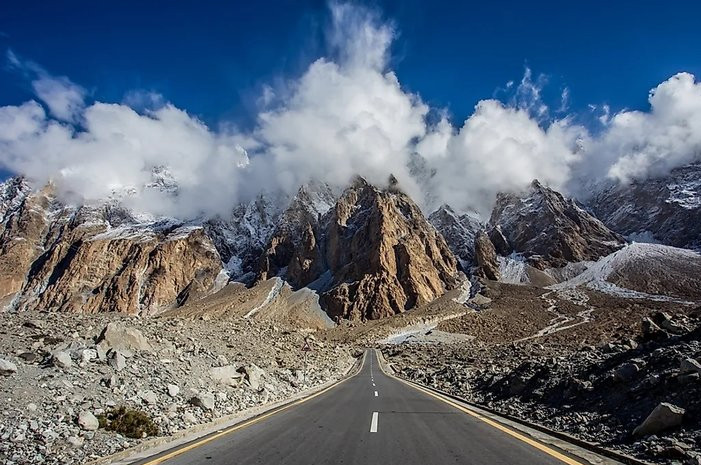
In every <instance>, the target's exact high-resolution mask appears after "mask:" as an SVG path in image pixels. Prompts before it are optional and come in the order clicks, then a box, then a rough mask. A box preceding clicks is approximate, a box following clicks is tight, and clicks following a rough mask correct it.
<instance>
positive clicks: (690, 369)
mask: <svg viewBox="0 0 701 465" xmlns="http://www.w3.org/2000/svg"><path fill="white" fill-rule="evenodd" d="M679 371H680V372H681V373H682V374H686V373H698V374H699V375H701V363H699V361H698V360H696V359H693V358H685V359H683V360H682V361H681V363H680V364H679Z"/></svg>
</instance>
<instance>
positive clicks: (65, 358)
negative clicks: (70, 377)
mask: <svg viewBox="0 0 701 465" xmlns="http://www.w3.org/2000/svg"><path fill="white" fill-rule="evenodd" d="M51 360H52V363H53V365H54V366H55V367H58V368H63V369H64V370H65V369H67V368H70V367H71V366H73V359H71V356H70V354H69V353H68V352H63V351H57V352H54V353H53V356H52V358H51Z"/></svg>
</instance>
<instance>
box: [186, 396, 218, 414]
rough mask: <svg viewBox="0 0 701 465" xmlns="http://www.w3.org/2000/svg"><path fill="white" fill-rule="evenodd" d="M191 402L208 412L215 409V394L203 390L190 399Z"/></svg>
mask: <svg viewBox="0 0 701 465" xmlns="http://www.w3.org/2000/svg"><path fill="white" fill-rule="evenodd" d="M190 403H191V404H192V405H195V406H197V407H199V408H201V409H202V410H204V411H206V412H211V411H212V410H214V396H213V395H212V394H210V393H208V392H201V393H198V394H196V395H195V396H193V397H192V398H191V399H190Z"/></svg>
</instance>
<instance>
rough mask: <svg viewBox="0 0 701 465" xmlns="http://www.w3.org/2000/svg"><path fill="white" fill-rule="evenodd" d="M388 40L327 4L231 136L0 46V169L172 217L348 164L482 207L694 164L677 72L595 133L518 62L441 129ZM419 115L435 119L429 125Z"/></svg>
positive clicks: (691, 128) (696, 98) (698, 105)
mask: <svg viewBox="0 0 701 465" xmlns="http://www.w3.org/2000/svg"><path fill="white" fill-rule="evenodd" d="M395 35H396V32H395V28H394V26H393V25H392V24H390V23H387V22H386V21H383V20H382V19H381V17H380V16H379V14H378V13H377V12H375V11H372V10H368V9H365V8H361V7H356V6H351V5H348V4H340V3H332V4H331V5H330V26H329V30H328V32H327V38H328V46H329V53H328V56H325V57H322V58H319V59H317V60H316V61H314V62H313V63H311V64H310V65H309V67H308V69H307V70H306V71H305V72H304V73H303V74H302V75H301V76H298V77H296V78H295V79H291V80H289V81H287V82H286V83H285V85H283V86H277V87H276V89H275V91H273V89H272V88H271V87H266V86H264V87H263V91H262V95H261V97H260V99H259V101H258V102H259V104H260V113H259V115H258V118H257V122H256V124H255V126H254V128H253V129H252V130H250V131H247V132H240V131H237V130H236V128H234V127H232V126H230V125H228V124H226V123H225V122H224V123H222V124H221V125H220V126H219V127H218V128H217V129H216V130H215V129H212V128H209V127H207V126H206V125H205V124H204V123H203V122H201V121H200V120H198V119H197V118H196V117H195V116H193V115H190V114H188V113H187V112H186V111H184V110H182V109H178V108H176V107H174V106H173V105H171V104H169V103H168V102H167V100H165V99H164V98H163V97H162V96H160V95H158V94H157V93H153V92H145V91H134V92H130V93H128V94H127V95H126V96H125V98H124V100H123V101H122V102H121V103H118V104H117V103H115V104H110V103H104V102H91V103H87V102H86V97H87V95H88V93H87V92H86V91H85V89H83V88H82V87H80V86H79V85H76V84H74V83H72V82H71V81H69V80H68V79H67V78H56V77H53V76H51V75H50V74H49V73H48V72H46V71H45V70H43V68H41V67H39V66H38V65H35V64H32V63H27V62H23V61H22V60H20V59H19V58H17V57H16V56H15V55H14V54H12V53H11V52H10V53H8V61H9V63H10V64H11V66H13V67H15V68H16V69H19V70H20V71H22V72H23V73H24V74H25V76H26V77H27V79H29V80H30V81H31V82H32V87H33V89H34V92H35V94H36V97H37V101H30V102H26V103H24V104H22V105H18V106H5V107H1V108H0V164H1V165H2V166H3V167H4V168H6V169H9V170H10V171H12V172H15V173H22V174H25V175H27V176H29V177H30V178H32V179H34V180H35V182H37V184H41V183H44V182H46V181H48V180H49V179H51V180H53V181H54V183H55V184H56V186H57V188H58V190H59V193H60V194H61V195H62V196H63V197H64V199H66V200H69V201H72V202H75V203H80V202H90V201H95V200H99V199H104V198H105V197H109V196H113V197H115V196H116V197H119V198H121V199H122V201H123V202H124V203H126V204H127V205H128V206H130V207H132V208H134V209H135V210H138V211H143V212H148V213H151V214H155V215H169V216H176V217H180V218H183V219H186V218H192V217H194V216H198V215H211V214H215V213H224V214H225V213H227V212H228V211H229V210H230V209H231V207H232V206H233V205H234V204H235V203H236V202H238V201H245V200H248V199H250V198H252V196H254V195H255V194H257V193H258V192H260V191H261V190H269V191H276V190H280V191H283V192H285V193H292V192H294V191H295V190H296V189H297V188H298V187H299V185H300V184H302V183H305V182H308V181H310V180H321V181H325V182H328V183H330V184H333V185H336V186H344V185H346V184H347V183H348V181H349V180H350V179H351V177H352V176H354V175H356V174H360V175H363V176H365V177H367V178H368V179H369V180H370V181H371V182H374V183H378V184H382V183H385V182H386V180H387V177H388V176H389V174H394V175H395V176H396V177H397V178H398V179H399V180H400V184H401V186H402V188H403V189H404V190H405V191H407V192H408V193H409V194H411V195H412V196H414V197H415V198H416V199H417V201H419V202H421V203H422V206H423V207H424V209H425V210H427V211H430V210H431V209H433V208H435V207H437V206H438V204H439V203H449V204H451V205H452V206H453V207H455V208H457V209H465V210H468V209H470V210H477V211H479V212H481V213H482V214H483V215H485V216H486V215H488V214H489V210H490V208H491V206H492V204H493V202H494V199H495V196H496V194H497V192H500V191H511V192H514V191H520V190H523V189H524V188H525V187H526V186H527V185H528V184H529V183H530V182H531V181H532V180H533V179H534V178H538V179H540V180H541V181H542V182H544V183H547V184H549V185H551V186H552V187H554V188H556V189H561V190H563V191H565V193H581V192H582V189H581V186H583V185H586V184H587V183H588V182H591V181H592V180H599V179H602V178H609V179H611V180H615V181H617V182H628V181H630V180H632V179H640V178H645V177H647V176H654V175H657V174H661V173H664V172H666V171H668V170H669V169H671V168H673V167H675V166H679V165H680V164H684V163H687V162H689V161H692V160H696V159H699V152H700V147H701V84H699V83H697V82H696V81H695V78H694V77H693V76H692V75H690V74H686V73H681V74H678V75H676V76H674V77H672V78H670V79H669V80H667V81H665V82H663V83H661V84H660V85H659V86H657V87H656V88H655V89H653V90H652V91H651V92H650V98H649V102H650V109H649V110H646V111H628V110H624V111H620V112H618V113H615V112H612V111H611V109H610V108H609V107H608V106H606V105H596V106H593V107H592V111H593V112H595V113H596V114H599V121H600V128H598V130H597V131H594V132H590V131H589V130H588V129H587V128H586V127H584V126H582V125H581V124H577V123H576V122H575V121H576V120H577V118H576V117H575V116H573V115H568V114H566V112H567V111H568V105H569V98H570V89H569V88H566V87H565V88H563V91H562V94H561V98H560V101H559V102H556V105H557V108H556V109H555V110H554V111H552V112H551V111H550V108H549V106H548V105H547V104H546V103H545V102H543V99H542V92H541V91H542V89H543V86H545V85H546V84H547V77H546V76H544V75H538V76H535V77H534V75H533V73H532V72H531V70H530V69H528V68H527V69H526V70H525V72H524V76H523V78H522V79H521V80H520V81H510V82H509V83H507V84H506V87H505V88H504V89H502V91H501V92H503V93H505V94H506V95H505V96H504V97H503V98H502V99H496V98H491V99H485V100H482V101H480V102H479V103H478V104H477V105H476V107H475V110H474V113H473V114H472V115H471V116H469V117H468V118H467V119H466V120H465V121H464V122H462V123H461V124H456V123H455V122H453V121H451V120H450V118H449V116H448V115H447V114H446V113H445V111H444V110H441V109H433V110H431V109H430V108H429V107H428V106H427V105H426V104H425V103H423V102H422V100H421V98H420V97H419V96H418V95H415V94H412V93H410V92H407V91H406V90H405V89H404V88H402V86H401V84H400V81H399V79H398V77H397V75H396V74H395V73H394V72H393V71H392V70H391V69H390V68H389V61H388V59H389V57H390V52H391V45H392V41H393V39H394V37H395ZM429 112H431V113H432V114H434V113H437V114H438V115H442V117H440V118H439V119H438V121H437V122H436V123H435V124H434V123H429V120H431V121H435V118H428V115H429ZM553 115H555V116H553Z"/></svg>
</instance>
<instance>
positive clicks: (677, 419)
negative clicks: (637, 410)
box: [633, 402, 685, 437]
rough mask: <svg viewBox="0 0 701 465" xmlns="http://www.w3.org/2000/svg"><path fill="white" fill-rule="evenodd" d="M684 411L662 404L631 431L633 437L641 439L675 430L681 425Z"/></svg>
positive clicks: (674, 406) (668, 404)
mask: <svg viewBox="0 0 701 465" xmlns="http://www.w3.org/2000/svg"><path fill="white" fill-rule="evenodd" d="M684 413H685V410H684V409H683V408H681V407H677V406H676V405H672V404H670V403H667V402H662V403H661V404H659V405H658V406H657V407H655V409H654V410H653V411H652V412H651V413H650V415H648V417H647V418H646V419H645V420H644V421H643V422H642V423H641V424H640V425H638V427H637V428H635V430H633V436H636V437H642V436H648V435H651V434H657V433H659V432H661V431H664V430H667V429H670V428H675V427H677V426H679V425H681V424H682V419H683V418H684Z"/></svg>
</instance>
